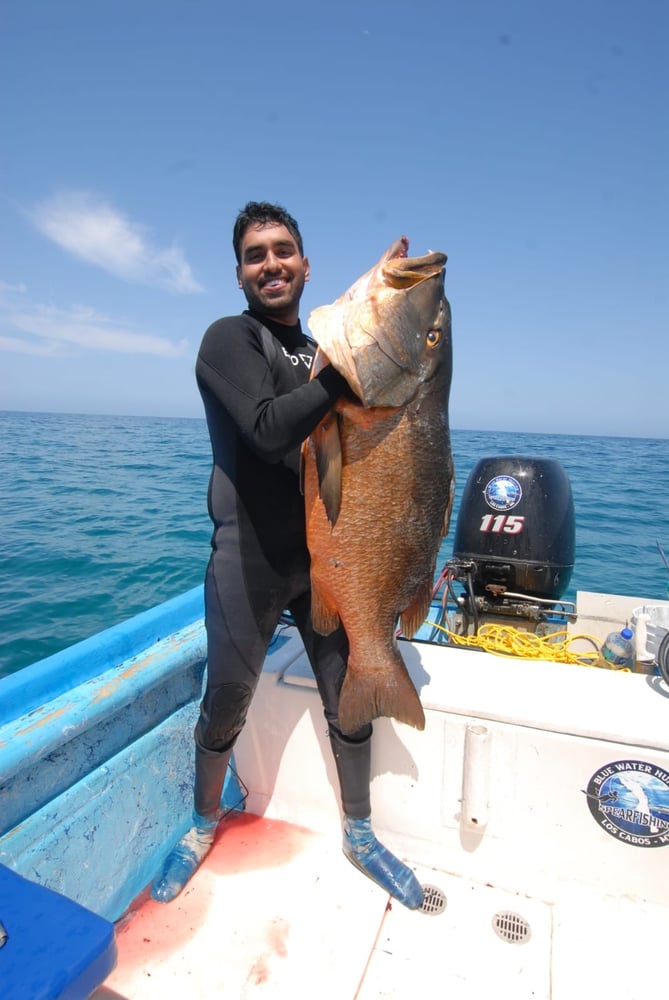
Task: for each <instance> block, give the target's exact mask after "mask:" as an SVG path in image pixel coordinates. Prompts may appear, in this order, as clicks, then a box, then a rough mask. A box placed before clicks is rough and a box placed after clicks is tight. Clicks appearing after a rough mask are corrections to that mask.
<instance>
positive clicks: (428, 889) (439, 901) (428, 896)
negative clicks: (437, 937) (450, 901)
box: [418, 885, 446, 917]
mask: <svg viewBox="0 0 669 1000" xmlns="http://www.w3.org/2000/svg"><path fill="white" fill-rule="evenodd" d="M418 909H419V911H420V912H421V913H429V914H430V916H432V917H436V916H437V914H438V913H443V912H444V910H445V909H446V897H445V896H444V894H443V892H442V891H441V889H438V888H437V887H436V885H424V886H423V902H422V904H421V905H420V906H419V908H418Z"/></svg>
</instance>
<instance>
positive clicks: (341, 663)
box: [152, 202, 423, 909]
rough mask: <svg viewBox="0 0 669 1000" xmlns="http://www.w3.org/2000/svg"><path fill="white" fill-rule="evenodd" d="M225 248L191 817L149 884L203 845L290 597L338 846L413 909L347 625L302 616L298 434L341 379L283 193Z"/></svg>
mask: <svg viewBox="0 0 669 1000" xmlns="http://www.w3.org/2000/svg"><path fill="white" fill-rule="evenodd" d="M233 246H234V250H235V255H236V258H237V281H238V283H239V287H240V288H241V289H242V291H243V292H244V295H245V296H246V300H247V303H248V309H247V310H246V311H245V312H244V313H242V314H241V315H240V316H229V317H226V318H224V319H219V320H217V321H216V322H215V323H213V324H212V325H211V326H210V327H209V329H208V330H207V332H206V333H205V335H204V338H203V340H202V344H201V347H200V352H199V355H198V359H197V364H196V377H197V383H198V387H199V389H200V393H201V395H202V400H203V402H204V408H205V413H206V417H207V425H208V428H209V435H210V438H211V445H212V452H213V469H212V474H211V479H210V483H209V514H210V516H211V519H212V522H213V525H214V532H213V537H212V553H211V557H210V560H209V564H208V567H207V574H206V579H205V624H206V630H207V655H208V659H207V684H206V690H205V694H204V698H203V700H202V704H201V706H200V717H199V720H198V723H197V726H196V729H195V789H194V812H193V826H192V827H191V829H190V830H189V831H188V832H187V834H186V835H185V837H184V838H183V839H182V840H181V841H180V842H179V843H178V844H177V845H176V847H175V848H174V849H173V850H172V852H171V853H170V854H169V855H168V857H167V859H166V861H165V864H164V866H163V869H162V871H161V872H160V873H159V875H158V876H157V877H156V879H155V881H154V883H153V888H152V895H153V897H154V899H157V900H160V901H162V902H168V901H169V900H171V899H173V898H174V897H175V896H176V895H177V894H178V893H179V892H180V891H181V890H182V889H183V887H184V885H185V884H186V882H187V881H188V880H189V878H190V877H191V876H192V875H193V873H194V872H195V871H196V869H197V868H198V867H199V865H200V864H201V863H202V861H203V859H204V858H205V856H206V855H207V853H208V852H209V850H210V848H211V845H212V843H213V839H214V833H215V830H216V826H217V823H218V821H219V819H220V816H221V810H220V800H221V792H222V787H223V781H224V778H225V772H226V769H227V766H228V762H229V760H230V757H231V754H232V750H233V747H234V744H235V741H236V739H237V737H238V736H239V733H240V732H241V730H242V727H243V726H244V723H245V721H246V715H247V712H248V709H249V705H250V703H251V699H252V697H253V693H254V691H255V689H256V685H257V683H258V679H259V677H260V674H261V671H262V667H263V662H264V659H265V655H266V652H267V648H268V645H269V642H270V640H271V638H272V636H273V634H274V630H275V629H276V626H277V624H278V622H279V618H280V616H281V614H282V612H283V611H284V610H285V609H286V608H287V609H288V610H289V611H290V612H291V614H292V616H293V619H294V621H295V624H296V626H297V628H298V630H299V632H300V635H301V636H302V640H303V642H304V646H305V649H306V652H307V655H308V657H309V660H310V662H311V665H312V668H313V671H314V675H315V677H316V682H317V685H318V690H319V692H320V696H321V699H322V702H323V708H324V714H325V718H326V720H327V725H328V732H329V738H330V743H331V746H332V751H333V753H334V758H335V762H336V767H337V774H338V778H339V784H340V791H341V800H342V806H343V812H344V840H343V846H344V853H345V854H346V856H347V857H348V858H349V860H350V861H352V863H353V864H355V865H356V866H357V867H358V868H360V869H361V870H362V871H363V872H364V873H365V874H366V875H368V876H369V877H370V878H372V879H373V880H374V881H375V882H377V883H378V884H379V885H381V886H382V887H383V888H384V889H385V890H386V891H388V892H390V893H391V894H392V895H393V896H394V897H395V898H396V899H398V900H400V902H402V903H404V905H405V906H408V907H410V908H412V909H416V908H417V907H419V906H420V905H421V903H422V901H423V891H422V888H421V886H420V884H419V883H418V881H417V879H416V877H415V876H414V874H413V872H412V871H411V870H410V869H409V868H407V866H406V865H404V864H403V863H402V862H401V861H399V860H398V859H397V858H396V857H394V855H393V854H391V853H390V851H388V850H387V848H385V847H384V846H383V845H382V844H380V843H379V841H378V840H377V839H376V837H375V836H374V833H373V831H372V829H371V820H370V812H371V808H370V789H369V784H370V749H371V746H370V744H371V736H372V726H371V724H369V723H368V724H367V725H365V726H364V727H363V728H362V729H360V730H359V731H358V732H356V733H352V734H347V735H346V736H344V734H343V733H342V732H341V731H340V729H339V725H338V718H337V708H338V702H339V691H340V689H341V685H342V681H343V678H344V673H345V671H346V660H347V654H348V642H347V639H346V634H345V632H344V631H343V629H342V628H341V627H340V628H339V629H338V630H337V631H336V632H334V633H332V634H331V635H329V636H321V635H319V634H318V633H317V632H315V631H314V629H313V626H312V624H311V594H310V581H309V553H308V549H307V543H306V527H305V511H304V500H303V497H302V495H301V493H300V487H299V461H300V445H301V443H302V441H303V440H304V439H305V438H306V437H308V436H309V434H310V433H311V431H312V430H313V429H314V428H315V427H316V425H317V424H318V423H319V421H320V420H321V419H322V418H323V417H324V416H325V414H326V413H327V412H328V410H329V409H330V408H331V407H332V406H333V404H334V403H335V402H336V401H337V399H338V398H339V396H340V395H341V394H342V393H343V392H346V391H347V390H348V387H347V384H346V381H345V379H344V378H343V377H342V376H341V375H340V374H339V373H338V372H337V371H336V370H335V369H334V368H333V367H331V366H329V365H328V366H327V367H325V368H324V369H323V370H322V371H321V372H319V373H318V375H316V376H315V378H313V379H312V380H311V381H310V380H309V374H310V370H311V364H312V360H313V356H314V353H315V349H316V345H315V344H314V342H313V341H312V340H310V339H309V338H308V337H307V336H306V335H305V334H304V333H303V332H302V328H301V326H300V321H299V303H300V298H301V296H302V291H303V289H304V284H305V282H306V281H308V280H309V261H308V259H307V258H306V257H305V256H304V253H303V246H302V238H301V235H300V231H299V228H298V225H297V223H296V222H295V220H294V219H293V218H292V216H290V215H289V214H288V213H287V212H286V211H285V209H283V208H282V207H281V206H278V205H271V204H268V203H266V202H261V203H258V202H249V204H248V205H246V207H245V208H244V209H243V211H242V212H240V213H239V215H238V217H237V220H236V222H235V226H234V232H233Z"/></svg>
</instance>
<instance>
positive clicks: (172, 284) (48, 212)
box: [28, 191, 203, 293]
mask: <svg viewBox="0 0 669 1000" xmlns="http://www.w3.org/2000/svg"><path fill="white" fill-rule="evenodd" d="M28 215H29V217H30V219H31V221H32V223H33V225H34V226H35V227H36V228H37V229H38V230H39V231H40V232H41V233H43V234H44V235H45V236H47V237H48V238H49V239H50V240H53V242H54V243H57V244H58V246H60V247H62V248H63V249H64V250H67V251H68V253H71V254H74V256H75V257H79V258H80V259H81V260H85V261H87V262H88V263H89V264H95V265H96V266H97V267H101V268H102V269H103V270H105V271H108V272H109V273H110V274H113V275H115V276H116V277H117V278H122V279H123V280H124V281H128V282H131V283H134V284H140V285H150V286H157V287H159V288H166V289H168V290H169V291H172V292H183V293H191V292H201V291H203V288H202V286H201V285H200V284H199V283H198V282H197V281H196V280H195V277H194V276H193V272H192V270H191V267H190V264H189V263H188V262H187V260H186V259H185V257H184V255H183V251H182V250H181V249H180V248H179V247H178V246H176V245H173V246H171V247H167V248H161V247H158V246H155V245H153V244H152V243H151V242H150V239H149V237H148V233H147V230H146V228H145V227H144V226H142V225H140V224H139V223H137V222H132V220H130V219H128V218H126V216H124V215H123V214H122V213H121V212H119V211H118V210H117V209H115V208H114V207H113V206H112V205H110V204H108V203H107V202H105V201H104V200H103V199H102V198H100V197H99V196H98V195H95V194H90V193H88V192H83V191H69V192H62V193H60V194H57V195H54V196H53V197H52V198H48V199H47V200H46V201H43V202H40V203H39V204H37V205H35V206H34V208H33V209H32V210H31V211H30V212H29V213H28Z"/></svg>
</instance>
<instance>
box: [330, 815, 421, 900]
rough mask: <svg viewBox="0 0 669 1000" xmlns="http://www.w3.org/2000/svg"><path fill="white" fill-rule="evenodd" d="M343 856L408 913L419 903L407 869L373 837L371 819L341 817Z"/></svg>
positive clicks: (413, 879) (418, 892)
mask: <svg viewBox="0 0 669 1000" xmlns="http://www.w3.org/2000/svg"><path fill="white" fill-rule="evenodd" d="M343 848H344V854H345V855H346V857H347V858H348V860H349V861H350V862H351V864H353V865H355V867H356V868H359V869H360V871H361V872H363V874H364V875H367V876H368V878H371V879H372V881H373V882H376V884H377V885H380V886H381V888H382V889H385V890H386V892H389V893H390V895H391V896H393V897H394V898H395V899H397V900H399V902H400V903H402V904H403V905H404V906H406V907H408V908H409V909H410V910H417V909H418V908H419V907H420V906H422V903H423V889H422V886H421V884H420V882H419V881H418V879H417V878H416V876H415V875H414V873H413V872H412V871H411V869H410V868H407V866H406V865H405V864H404V863H403V862H402V861H400V860H399V858H396V857H395V855H394V854H391V853H390V851H389V850H388V848H387V847H384V846H383V844H381V843H379V841H378V840H377V839H376V837H375V836H374V831H373V830H372V821H371V819H369V818H367V819H355V818H354V817H352V816H344V843H343Z"/></svg>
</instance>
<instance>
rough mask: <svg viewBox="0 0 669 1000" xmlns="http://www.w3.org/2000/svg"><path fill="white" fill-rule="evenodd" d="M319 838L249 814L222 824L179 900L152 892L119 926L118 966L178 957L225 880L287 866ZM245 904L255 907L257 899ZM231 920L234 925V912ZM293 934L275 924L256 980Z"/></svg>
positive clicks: (278, 920)
mask: <svg viewBox="0 0 669 1000" xmlns="http://www.w3.org/2000/svg"><path fill="white" fill-rule="evenodd" d="M316 836H317V834H315V833H314V832H313V831H310V830H306V829H304V828H303V827H299V826H294V825H293V824H291V823H286V822H283V821H282V820H270V819H265V818H264V817H262V816H254V815H251V814H248V813H243V814H242V815H241V816H238V817H235V818H230V819H227V820H224V821H223V822H222V823H221V825H220V828H219V830H218V833H217V836H216V840H215V842H214V846H213V847H212V849H211V852H210V853H209V855H208V856H207V858H206V860H205V862H204V864H203V865H202V867H201V868H200V869H199V871H197V872H196V873H195V875H194V876H193V878H192V879H191V881H190V882H189V883H188V884H187V886H186V888H185V889H184V890H183V892H182V893H181V894H180V895H179V896H177V897H176V899H174V900H173V901H172V902H171V903H157V902H156V901H155V900H153V899H151V898H150V896H149V895H148V892H147V893H143V894H142V896H141V897H139V898H138V899H137V900H136V904H135V907H134V908H131V912H130V913H129V914H128V915H127V916H126V917H125V918H124V919H123V920H121V921H119V923H118V924H117V927H116V937H117V945H118V950H119V964H123V963H128V964H129V965H131V966H138V965H149V966H151V965H154V964H155V963H156V962H159V961H160V958H161V955H163V956H164V955H167V954H172V953H174V952H178V951H179V950H180V949H181V948H182V947H183V944H184V942H186V941H188V940H189V939H191V938H192V937H193V936H194V935H195V934H196V933H197V932H198V930H199V929H200V928H201V927H202V926H203V925H204V924H205V923H206V921H207V917H208V914H209V911H210V909H211V906H212V903H213V900H214V897H215V895H218V894H223V895H225V892H226V885H225V882H226V875H227V876H234V875H237V874H240V873H244V872H254V871H255V872H259V871H261V870H262V869H269V868H276V867H279V866H282V865H286V864H288V863H289V862H290V861H291V860H293V858H295V857H296V856H297V855H298V854H299V853H301V852H302V851H303V850H304V848H305V846H306V845H307V844H308V843H309V842H311V841H312V839H313V838H314V837H316ZM212 876H213V877H212ZM247 902H248V905H249V906H250V907H253V905H254V901H253V899H248V901H247ZM230 920H231V925H234V912H232V913H231V914H230ZM289 929H290V928H289V925H288V923H287V922H286V921H285V920H283V919H282V918H280V917H279V918H277V917H274V918H273V920H272V923H271V925H270V927H269V929H268V931H267V936H266V951H265V950H263V952H262V954H261V955H259V956H258V959H257V960H256V962H255V963H254V966H253V969H254V970H255V972H254V973H253V974H254V976H255V975H261V974H263V969H265V970H266V969H267V961H268V959H269V957H271V956H279V957H281V958H284V957H285V956H286V955H287V952H288V945H287V941H288V934H289ZM228 930H229V929H228ZM249 975H250V974H249Z"/></svg>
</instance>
